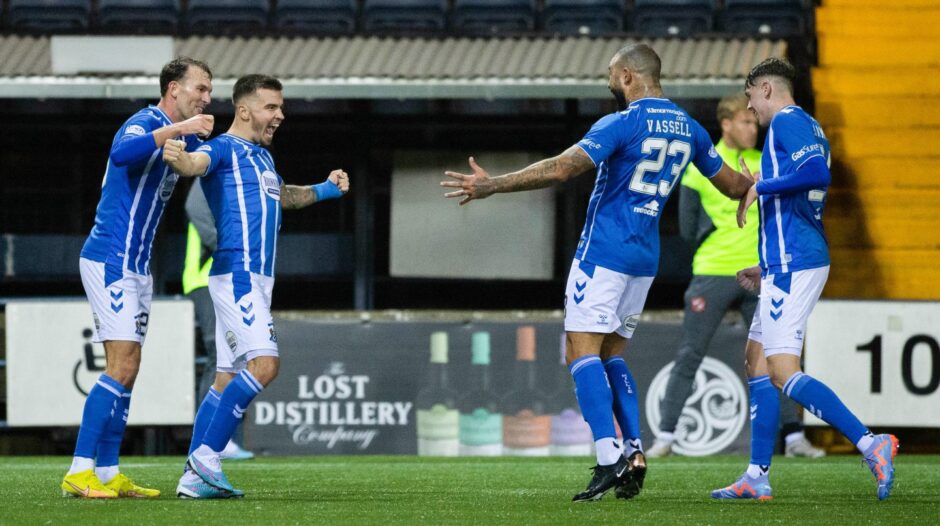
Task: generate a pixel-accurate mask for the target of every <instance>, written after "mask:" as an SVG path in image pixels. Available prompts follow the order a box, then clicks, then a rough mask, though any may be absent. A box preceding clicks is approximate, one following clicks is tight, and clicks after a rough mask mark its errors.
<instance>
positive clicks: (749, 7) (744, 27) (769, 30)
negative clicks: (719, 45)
mask: <svg viewBox="0 0 940 526" xmlns="http://www.w3.org/2000/svg"><path fill="white" fill-rule="evenodd" d="M719 19H720V23H721V30H722V31H724V32H725V33H733V34H748V35H762V36H773V37H788V36H799V35H803V34H805V33H806V19H807V16H806V8H805V6H804V4H803V0H725V11H724V12H723V13H722V14H721V16H720V17H719Z"/></svg>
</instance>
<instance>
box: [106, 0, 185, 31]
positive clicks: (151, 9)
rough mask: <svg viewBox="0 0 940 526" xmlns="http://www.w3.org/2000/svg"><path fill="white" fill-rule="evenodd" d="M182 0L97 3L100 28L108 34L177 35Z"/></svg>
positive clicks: (124, 0)
mask: <svg viewBox="0 0 940 526" xmlns="http://www.w3.org/2000/svg"><path fill="white" fill-rule="evenodd" d="M179 19H180V1H179V0H98V27H99V28H100V29H101V30H102V31H104V32H106V33H148V34H153V33H163V34H174V33H176V31H177V29H179Z"/></svg>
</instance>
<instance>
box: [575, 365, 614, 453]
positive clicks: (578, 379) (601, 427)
mask: <svg viewBox="0 0 940 526" xmlns="http://www.w3.org/2000/svg"><path fill="white" fill-rule="evenodd" d="M568 370H569V371H571V376H572V377H574V386H575V388H574V391H575V395H576V396H577V398H578V406H579V407H581V414H582V415H583V416H584V420H585V421H587V423H588V426H590V428H591V433H592V434H593V435H594V443H595V445H596V446H597V459H598V464H600V465H602V466H603V465H608V464H612V463H613V462H616V459H617V456H618V455H620V449H619V448H615V446H616V438H617V432H616V430H615V429H614V418H613V414H612V413H611V406H612V405H613V394H612V393H611V392H610V385H609V384H608V383H607V374H606V373H605V372H604V365H603V364H602V363H601V359H600V357H598V356H597V355H589V356H582V357H581V358H578V359H577V360H575V361H574V362H572V363H571V365H569V366H568ZM614 452H615V454H614ZM611 457H613V461H610V459H611Z"/></svg>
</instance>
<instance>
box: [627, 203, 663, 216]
mask: <svg viewBox="0 0 940 526" xmlns="http://www.w3.org/2000/svg"><path fill="white" fill-rule="evenodd" d="M633 211H634V212H636V213H638V214H644V215H648V216H650V217H656V216H658V215H659V203H658V202H656V201H650V202H649V203H646V204H645V205H643V206H634V207H633Z"/></svg>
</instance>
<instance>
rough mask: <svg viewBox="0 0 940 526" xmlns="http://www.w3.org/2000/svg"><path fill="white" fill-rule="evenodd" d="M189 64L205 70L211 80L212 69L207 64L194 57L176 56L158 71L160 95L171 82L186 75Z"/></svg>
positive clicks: (163, 93) (162, 94)
mask: <svg viewBox="0 0 940 526" xmlns="http://www.w3.org/2000/svg"><path fill="white" fill-rule="evenodd" d="M189 66H196V67H197V68H199V69H201V70H203V71H205V72H206V74H207V75H209V80H212V70H211V69H209V64H206V63H205V62H203V61H201V60H196V59H194V58H189V57H176V58H175V59H174V60H172V61H170V62H168V63H167V65H165V66H163V70H162V71H160V96H161V97H162V96H164V95H166V90H168V89H169V88H170V83H171V82H173V81H177V82H179V81H180V80H182V78H183V77H185V76H186V72H187V71H189Z"/></svg>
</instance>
